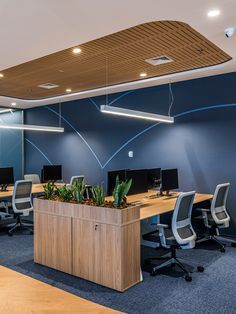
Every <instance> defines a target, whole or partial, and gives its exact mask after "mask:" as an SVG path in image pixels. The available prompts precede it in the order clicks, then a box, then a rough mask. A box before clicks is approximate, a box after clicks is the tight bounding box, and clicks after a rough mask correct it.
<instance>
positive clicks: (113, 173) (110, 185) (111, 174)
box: [107, 169, 127, 195]
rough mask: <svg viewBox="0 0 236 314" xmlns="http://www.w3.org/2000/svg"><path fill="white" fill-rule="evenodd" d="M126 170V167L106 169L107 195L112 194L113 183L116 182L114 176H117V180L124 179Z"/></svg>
mask: <svg viewBox="0 0 236 314" xmlns="http://www.w3.org/2000/svg"><path fill="white" fill-rule="evenodd" d="M126 171H127V169H122V170H113V171H108V173H107V195H112V193H113V190H114V187H115V184H116V177H117V176H119V180H121V181H125V180H126Z"/></svg>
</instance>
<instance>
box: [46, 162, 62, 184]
mask: <svg viewBox="0 0 236 314" xmlns="http://www.w3.org/2000/svg"><path fill="white" fill-rule="evenodd" d="M57 180H62V167H61V165H55V166H54V165H53V166H43V181H57Z"/></svg>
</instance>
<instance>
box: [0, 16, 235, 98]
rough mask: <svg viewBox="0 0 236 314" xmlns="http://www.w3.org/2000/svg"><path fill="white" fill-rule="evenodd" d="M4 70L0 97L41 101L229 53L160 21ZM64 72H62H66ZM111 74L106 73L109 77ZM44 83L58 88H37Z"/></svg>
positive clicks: (184, 27)
mask: <svg viewBox="0 0 236 314" xmlns="http://www.w3.org/2000/svg"><path fill="white" fill-rule="evenodd" d="M79 47H80V48H81V49H82V52H81V53H80V54H78V55H75V54H73V52H72V48H69V49H66V50H63V51H59V52H56V53H54V54H51V55H48V56H45V57H42V58H39V59H36V60H33V61H30V62H27V63H24V64H21V65H18V66H15V67H12V68H9V69H6V70H4V71H3V72H2V73H3V74H4V78H2V79H1V80H0V95H3V96H11V97H17V98H24V99H39V98H46V97H52V96H58V95H63V94H65V90H66V88H71V89H72V92H79V91H83V90H89V89H93V88H98V87H102V86H106V84H108V85H113V84H119V83H124V82H129V81H135V80H139V79H142V78H140V77H139V74H140V73H141V72H145V73H147V78H149V77H156V76H161V75H167V74H172V73H176V72H182V71H187V70H193V69H197V68H202V67H207V66H213V65H216V64H220V63H223V62H226V61H229V60H231V57H230V56H229V55H228V54H226V53H225V52H224V51H222V50H221V49H220V48H219V47H217V46H216V45H214V44H213V43H211V42H210V41H209V40H208V39H206V38H205V37H204V36H202V35H201V34H199V33H198V32H197V31H195V30H194V29H193V28H191V27H190V26H189V25H188V24H185V23H182V22H177V21H158V22H150V23H145V24H141V25H138V26H135V27H132V28H129V29H126V30H123V31H120V32H118V33H115V34H111V35H109V36H106V37H103V38H100V39H96V40H93V41H91V42H88V43H85V44H82V45H80V46H79ZM162 55H165V56H168V57H169V58H171V59H172V60H173V62H171V63H167V64H163V65H158V66H153V65H150V64H148V63H147V62H145V59H148V58H152V57H157V56H162ZM62 71H63V72H62ZM106 76H107V77H106ZM43 83H53V84H56V85H59V87H57V88H55V89H51V90H46V89H42V88H39V87H38V85H40V84H43Z"/></svg>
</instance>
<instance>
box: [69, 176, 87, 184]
mask: <svg viewBox="0 0 236 314" xmlns="http://www.w3.org/2000/svg"><path fill="white" fill-rule="evenodd" d="M83 181H84V176H83V175H80V176H72V177H71V179H70V185H73V184H75V183H76V182H83Z"/></svg>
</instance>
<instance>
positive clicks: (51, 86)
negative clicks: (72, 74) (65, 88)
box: [38, 83, 59, 89]
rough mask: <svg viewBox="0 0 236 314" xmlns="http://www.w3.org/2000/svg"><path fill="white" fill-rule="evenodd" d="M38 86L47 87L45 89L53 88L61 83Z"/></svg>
mask: <svg viewBox="0 0 236 314" xmlns="http://www.w3.org/2000/svg"><path fill="white" fill-rule="evenodd" d="M38 87H41V88H45V89H52V88H56V87H59V85H56V84H52V83H45V84H41V85H38Z"/></svg>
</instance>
